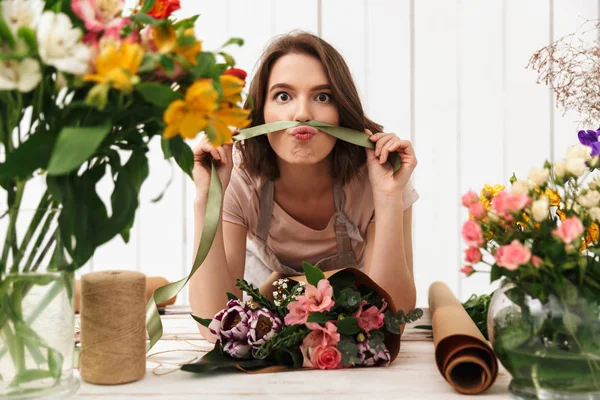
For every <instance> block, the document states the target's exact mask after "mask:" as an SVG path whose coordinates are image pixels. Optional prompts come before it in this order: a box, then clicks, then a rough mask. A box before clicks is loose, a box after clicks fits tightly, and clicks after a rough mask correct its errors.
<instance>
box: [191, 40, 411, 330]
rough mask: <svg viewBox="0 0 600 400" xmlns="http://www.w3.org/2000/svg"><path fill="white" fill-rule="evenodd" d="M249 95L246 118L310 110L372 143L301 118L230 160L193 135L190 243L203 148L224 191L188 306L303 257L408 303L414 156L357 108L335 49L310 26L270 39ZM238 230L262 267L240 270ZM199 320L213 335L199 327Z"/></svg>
mask: <svg viewBox="0 0 600 400" xmlns="http://www.w3.org/2000/svg"><path fill="white" fill-rule="evenodd" d="M249 94H250V97H251V98H252V99H254V104H253V109H252V112H251V114H250V118H251V120H252V124H251V126H257V125H262V124H265V123H270V122H275V121H281V120H292V121H309V120H318V121H323V122H326V123H329V124H334V125H339V126H343V127H348V128H352V129H355V130H360V131H363V130H364V132H366V133H367V134H369V135H371V136H370V139H371V141H372V142H374V143H376V149H375V150H371V149H364V148H362V147H359V146H356V145H352V144H349V143H346V142H344V141H341V140H337V139H336V138H335V137H333V136H330V135H328V134H326V133H324V132H322V131H319V130H316V129H314V128H311V127H306V126H300V127H297V128H294V129H287V130H284V131H278V132H273V133H269V134H267V135H263V136H259V137H256V138H253V139H250V140H246V141H244V142H243V143H242V142H238V143H236V146H237V149H236V150H239V153H240V156H241V163H238V162H236V163H234V160H233V158H232V145H225V146H222V147H219V148H213V147H212V146H211V145H210V144H209V143H208V142H207V141H204V142H202V143H200V144H199V145H198V146H197V148H196V149H195V150H194V153H195V160H196V162H195V167H194V181H195V185H196V200H195V203H194V208H195V240H194V242H195V248H197V247H198V243H199V240H200V234H201V232H202V226H203V219H204V212H205V209H206V199H207V193H208V187H209V176H210V168H209V167H208V163H207V160H208V158H210V157H208V156H207V155H209V154H210V156H212V158H213V159H215V160H217V172H218V175H219V178H220V180H221V182H222V184H223V187H224V188H227V189H226V190H225V189H224V193H225V194H224V200H223V214H222V215H223V218H222V220H221V221H220V224H219V228H218V230H217V234H216V236H215V240H214V243H213V245H212V247H211V249H210V252H209V254H208V256H207V257H206V259H205V261H204V263H203V265H202V268H200V269H198V271H197V272H196V274H195V275H194V276H193V278H192V279H191V282H190V303H191V306H192V311H193V313H194V314H195V315H198V316H201V317H204V318H211V317H212V316H213V315H214V314H215V313H216V312H218V311H219V310H220V309H222V308H223V306H224V304H225V303H226V301H227V297H226V292H231V293H234V294H236V295H238V296H241V293H240V291H239V289H238V288H237V287H236V286H235V280H236V279H238V278H242V277H243V276H244V274H246V276H250V277H253V278H254V280H255V281H256V280H257V279H258V280H264V279H265V278H266V276H267V275H268V273H269V272H271V271H275V272H279V273H283V274H286V275H291V274H300V273H302V267H301V265H302V261H307V262H310V263H312V264H313V265H317V266H318V267H319V268H321V269H323V270H331V269H339V268H344V267H348V266H355V267H358V268H362V269H363V270H364V272H366V273H367V274H368V275H369V276H370V277H371V278H372V279H373V280H374V281H375V282H377V283H378V284H379V285H380V286H382V287H383V288H384V289H385V290H387V291H388V293H390V295H391V296H392V298H393V300H394V303H395V305H396V307H398V308H399V309H404V310H410V309H413V308H414V306H415V300H416V292H415V285H414V278H413V271H412V270H413V262H412V258H413V257H412V236H411V225H412V224H411V219H412V208H411V206H412V204H413V203H414V202H415V201H416V200H417V198H418V194H417V193H416V192H415V191H414V189H413V188H412V185H411V182H410V176H411V174H412V172H413V170H414V168H415V166H416V164H417V161H416V158H415V154H414V151H413V148H412V145H411V143H410V142H409V141H407V140H401V139H399V138H398V137H397V136H395V135H394V134H391V133H382V132H381V131H382V127H381V126H380V125H378V124H376V123H375V122H373V121H371V120H369V119H368V118H367V117H366V116H365V115H364V112H363V108H362V105H361V102H360V99H359V96H358V93H357V90H356V87H355V85H354V82H353V81H352V77H351V74H350V71H349V70H348V67H347V65H346V63H345V61H344V60H343V58H342V56H341V55H340V54H339V53H338V52H337V51H336V50H335V49H334V48H333V47H332V46H331V45H329V44H328V43H327V42H325V41H324V40H322V39H320V38H318V37H316V36H314V35H312V34H309V33H299V34H289V35H285V36H283V37H280V38H278V39H277V40H276V41H274V42H273V43H271V44H270V46H269V47H268V48H267V49H266V50H265V52H264V54H263V56H262V58H261V62H260V66H259V68H258V71H257V73H256V75H255V77H254V79H253V81H252V83H251V85H250V89H249ZM246 106H247V107H249V104H247V105H246ZM390 152H398V155H399V156H400V158H401V162H402V166H401V168H400V170H399V171H398V172H397V173H396V174H394V173H393V170H392V167H391V165H390V164H389V163H387V162H386V161H387V159H388V155H389V153H390ZM375 220H377V223H375ZM246 238H249V239H252V240H253V242H254V243H255V244H256V247H257V248H258V250H259V256H260V258H261V261H262V262H263V263H264V264H265V266H263V267H260V266H257V265H256V264H255V263H254V264H251V265H249V266H248V269H249V270H248V271H245V258H246ZM261 268H262V269H263V270H264V271H261V270H260V269H261ZM265 272H266V273H265ZM259 283H260V282H259ZM200 330H201V332H202V334H203V335H204V336H205V337H207V338H211V339H213V340H214V337H212V335H211V334H210V333H209V332H208V330H207V329H206V328H204V327H200Z"/></svg>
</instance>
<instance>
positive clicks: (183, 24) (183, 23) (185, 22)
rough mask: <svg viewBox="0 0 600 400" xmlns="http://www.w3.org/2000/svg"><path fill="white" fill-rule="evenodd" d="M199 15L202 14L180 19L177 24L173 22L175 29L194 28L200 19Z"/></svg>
mask: <svg viewBox="0 0 600 400" xmlns="http://www.w3.org/2000/svg"><path fill="white" fill-rule="evenodd" d="M198 17H200V14H197V15H194V16H193V17H190V18H186V19H182V20H179V21H177V22H176V23H175V24H173V28H175V30H179V29H183V30H186V29H189V28H193V27H194V25H195V24H196V20H198Z"/></svg>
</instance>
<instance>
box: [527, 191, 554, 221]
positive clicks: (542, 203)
mask: <svg viewBox="0 0 600 400" xmlns="http://www.w3.org/2000/svg"><path fill="white" fill-rule="evenodd" d="M549 207H550V200H549V199H548V198H547V197H546V196H542V197H540V199H539V200H536V201H534V202H533V204H532V205H531V213H532V214H533V219H535V220H536V221H537V222H542V221H544V220H545V219H547V218H548V210H549Z"/></svg>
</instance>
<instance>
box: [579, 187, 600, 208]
mask: <svg viewBox="0 0 600 400" xmlns="http://www.w3.org/2000/svg"><path fill="white" fill-rule="evenodd" d="M577 202H578V203H579V204H581V205H582V206H584V207H586V208H591V207H596V206H597V205H598V204H600V193H599V192H598V191H596V190H588V192H587V193H586V194H584V195H579V196H577Z"/></svg>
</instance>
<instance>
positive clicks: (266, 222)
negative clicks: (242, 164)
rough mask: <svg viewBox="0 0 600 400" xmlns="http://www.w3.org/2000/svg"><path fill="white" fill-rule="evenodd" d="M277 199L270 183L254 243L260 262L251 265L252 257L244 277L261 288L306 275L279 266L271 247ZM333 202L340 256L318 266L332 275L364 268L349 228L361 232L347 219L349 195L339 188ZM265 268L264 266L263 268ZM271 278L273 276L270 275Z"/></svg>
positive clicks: (263, 193)
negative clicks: (284, 279) (345, 207)
mask: <svg viewBox="0 0 600 400" xmlns="http://www.w3.org/2000/svg"><path fill="white" fill-rule="evenodd" d="M273 197H274V184H273V181H271V180H269V181H267V182H266V183H265V184H264V185H263V187H262V189H261V194H260V200H259V216H258V225H257V229H256V236H255V238H254V239H253V240H252V241H253V244H254V247H255V248H256V253H257V254H256V257H257V258H258V260H253V261H260V262H258V263H257V262H248V261H249V259H251V257H255V256H254V255H253V254H248V253H247V256H250V257H247V262H246V270H247V271H246V273H245V274H244V277H245V278H247V280H248V281H250V282H253V283H254V284H256V285H257V286H261V285H264V286H265V287H267V285H269V284H271V283H272V282H273V281H275V279H279V278H280V277H284V276H294V275H301V274H303V273H304V271H303V270H302V267H297V268H294V267H290V266H287V265H284V264H282V263H281V262H279V259H278V258H277V256H276V255H275V253H274V252H273V250H271V249H270V248H269V247H268V246H267V237H268V235H269V229H270V228H271V220H272V218H273V201H274V199H273ZM333 198H334V202H335V209H336V212H335V237H336V241H337V253H336V254H334V255H332V256H329V257H325V258H323V259H321V260H319V261H317V262H316V263H315V264H314V265H315V267H317V268H319V269H320V270H322V271H330V270H335V269H340V268H346V267H356V268H362V265H360V266H359V265H357V262H356V258H355V256H354V251H353V250H352V243H351V240H350V236H349V235H348V225H350V229H351V230H352V231H354V232H357V231H358V229H357V228H356V227H355V226H354V224H353V223H352V222H351V221H350V220H349V219H348V218H347V217H346V215H345V214H344V212H343V209H344V202H345V199H346V197H345V193H344V190H343V189H342V187H341V186H340V185H338V184H335V185H334V187H333ZM261 264H262V265H261ZM269 274H270V275H269Z"/></svg>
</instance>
